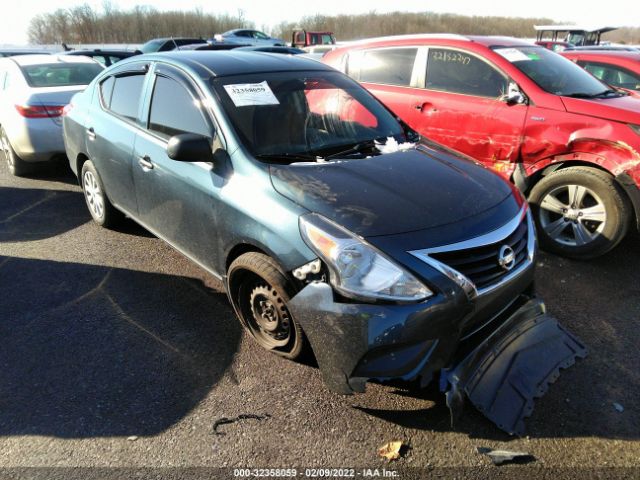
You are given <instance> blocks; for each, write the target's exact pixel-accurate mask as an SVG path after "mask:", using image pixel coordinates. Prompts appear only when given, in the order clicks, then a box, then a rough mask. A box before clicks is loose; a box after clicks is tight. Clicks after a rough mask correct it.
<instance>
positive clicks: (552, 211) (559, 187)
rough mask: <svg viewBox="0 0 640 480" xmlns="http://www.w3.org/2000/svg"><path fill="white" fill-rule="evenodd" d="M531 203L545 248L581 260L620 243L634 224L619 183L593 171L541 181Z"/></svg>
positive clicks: (581, 170)
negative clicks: (630, 225)
mask: <svg viewBox="0 0 640 480" xmlns="http://www.w3.org/2000/svg"><path fill="white" fill-rule="evenodd" d="M529 203H530V204H531V209H532V211H533V214H534V218H535V221H536V227H537V231H538V239H539V240H540V245H541V246H542V248H544V249H545V250H548V251H550V252H553V253H557V254H558V255H563V256H565V257H570V258H576V259H582V260H586V259H589V258H594V257H598V256H600V255H603V254H605V253H606V252H608V251H609V250H611V249H612V248H614V247H615V246H616V245H617V244H618V243H620V241H621V240H622V239H623V238H624V236H625V235H626V233H627V230H628V228H629V223H630V219H631V205H630V202H629V199H628V198H627V195H626V194H625V192H624V191H623V190H622V188H621V187H620V186H619V185H618V184H617V182H616V181H615V179H614V178H613V177H612V176H611V175H610V174H608V173H607V172H603V171H602V170H597V169H595V168H590V167H568V168H564V169H562V170H558V171H556V172H553V173H551V174H549V175H547V176H545V177H543V178H542V180H540V181H539V182H538V183H537V184H536V185H535V186H534V187H533V189H532V190H531V193H530V195H529Z"/></svg>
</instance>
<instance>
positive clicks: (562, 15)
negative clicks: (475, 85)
mask: <svg viewBox="0 0 640 480" xmlns="http://www.w3.org/2000/svg"><path fill="white" fill-rule="evenodd" d="M81 3H85V2H83V1H82V0H54V1H53V2H52V1H50V0H25V1H22V2H19V4H14V5H19V6H16V7H14V8H13V9H11V10H12V11H8V10H9V9H10V8H11V7H9V6H8V5H7V4H5V5H7V6H3V15H2V16H3V22H2V28H1V29H0V44H23V43H26V41H27V27H28V25H29V20H30V19H31V17H33V16H34V15H36V14H38V13H41V12H50V11H52V10H55V9H56V8H67V7H71V6H75V5H78V4H81ZM86 3H88V4H89V5H91V6H92V7H94V8H96V9H100V8H101V5H102V1H92V0H88V1H86ZM112 3H113V4H114V5H119V6H120V7H121V8H123V9H126V8H130V6H132V5H134V4H135V3H136V2H122V1H120V2H118V1H113V2H112ZM140 3H141V4H144V5H151V6H154V7H156V8H157V9H159V10H175V9H186V10H190V9H193V8H196V7H200V8H202V10H203V11H205V12H212V13H222V12H225V11H226V12H227V13H234V14H235V13H236V12H237V9H239V8H240V9H242V10H244V12H245V16H246V18H248V19H249V20H252V21H253V22H255V24H256V25H257V26H262V25H267V26H269V25H275V24H277V23H278V22H281V21H283V20H296V19H298V18H300V17H302V16H304V15H313V14H315V13H324V14H328V15H333V14H338V13H345V14H352V13H365V12H369V11H371V10H375V11H377V12H379V13H383V12H389V11H394V10H402V11H410V12H418V11H425V10H428V11H432V12H440V13H444V12H448V13H459V14H466V15H500V16H511V17H547V18H552V19H554V20H556V21H558V22H572V23H580V24H584V23H586V24H589V25H592V24H597V25H601V24H607V25H611V26H640V6H639V5H640V2H638V0H608V1H607V2H595V1H593V0H533V1H532V0H510V1H505V0H447V1H440V2H427V1H424V0H400V1H390V0H365V1H361V0H355V1H354V0H349V1H346V0H320V1H313V0H311V1H291V0H235V1H233V2H229V1H226V2H212V1H208V2H202V1H199V0H181V1H180V2H176V1H175V0H149V1H143V2H140ZM230 4H232V5H233V6H232V7H229V6H227V5H230ZM178 5H179V6H178ZM319 9H321V10H319ZM531 36H535V35H534V32H531Z"/></svg>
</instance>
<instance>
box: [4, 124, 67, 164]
mask: <svg viewBox="0 0 640 480" xmlns="http://www.w3.org/2000/svg"><path fill="white" fill-rule="evenodd" d="M6 131H7V136H8V137H9V141H10V142H11V146H12V147H13V149H14V150H15V152H16V154H17V155H18V156H19V157H20V158H21V159H22V160H24V161H25V162H46V161H49V160H51V159H53V158H54V157H58V156H60V155H64V153H65V150H64V141H63V139H62V123H60V125H58V124H57V123H56V122H54V121H53V120H52V119H51V118H29V119H24V118H21V119H20V120H19V121H16V122H13V125H11V126H10V127H9V126H7V128H6Z"/></svg>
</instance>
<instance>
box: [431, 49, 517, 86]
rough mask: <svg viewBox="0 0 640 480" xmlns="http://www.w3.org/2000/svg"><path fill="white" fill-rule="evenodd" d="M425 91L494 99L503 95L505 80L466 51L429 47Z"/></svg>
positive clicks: (497, 72) (506, 82) (506, 83)
mask: <svg viewBox="0 0 640 480" xmlns="http://www.w3.org/2000/svg"><path fill="white" fill-rule="evenodd" d="M426 88H428V89H430V90H439V91H443V92H450V93H460V94H464V95H473V96H477V97H489V98H498V97H501V96H502V95H504V94H505V93H506V92H507V89H508V80H507V78H506V77H505V76H504V75H502V74H501V73H500V72H499V71H498V70H496V69H495V68H493V67H492V66H491V65H489V64H488V63H486V62H485V61H483V60H480V59H479V58H477V57H475V56H473V55H470V54H468V53H466V52H462V51H459V50H452V49H444V48H430V49H429V55H428V58H427V81H426Z"/></svg>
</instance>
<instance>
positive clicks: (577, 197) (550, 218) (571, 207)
mask: <svg viewBox="0 0 640 480" xmlns="http://www.w3.org/2000/svg"><path fill="white" fill-rule="evenodd" d="M606 222H607V212H606V210H605V207H604V202H603V201H602V200H601V199H600V197H599V196H598V195H597V194H596V193H595V192H594V191H593V190H591V189H589V188H586V187H583V186H581V185H562V186H559V187H556V188H554V189H553V190H551V191H550V192H549V193H547V195H546V196H545V197H544V198H543V199H542V202H540V224H541V226H542V228H543V229H544V231H545V233H546V234H547V235H548V236H549V237H551V239H552V240H553V241H555V242H558V243H560V244H563V245H568V246H571V247H579V246H583V245H587V244H589V243H591V242H593V241H594V240H596V239H597V238H598V236H599V235H601V234H602V231H603V230H604V227H605V224H606Z"/></svg>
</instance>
